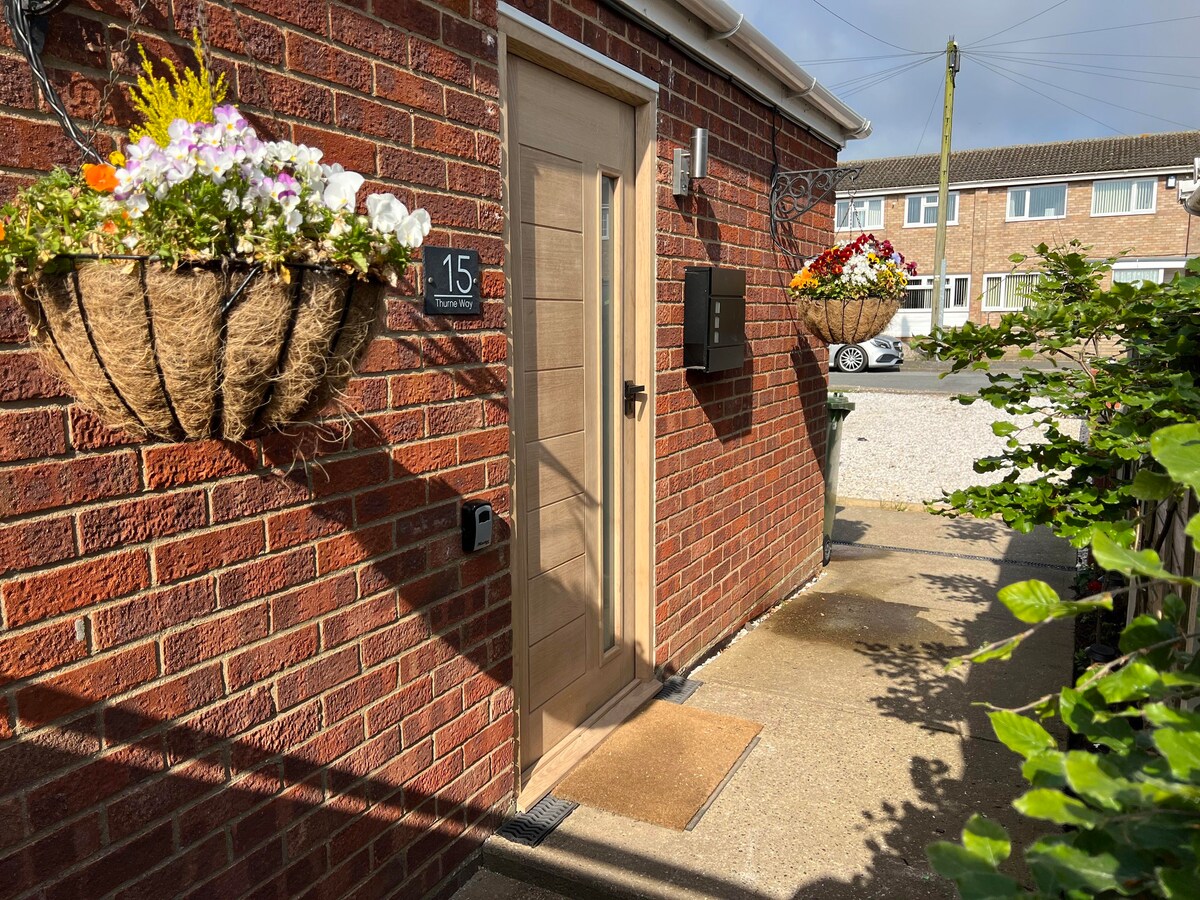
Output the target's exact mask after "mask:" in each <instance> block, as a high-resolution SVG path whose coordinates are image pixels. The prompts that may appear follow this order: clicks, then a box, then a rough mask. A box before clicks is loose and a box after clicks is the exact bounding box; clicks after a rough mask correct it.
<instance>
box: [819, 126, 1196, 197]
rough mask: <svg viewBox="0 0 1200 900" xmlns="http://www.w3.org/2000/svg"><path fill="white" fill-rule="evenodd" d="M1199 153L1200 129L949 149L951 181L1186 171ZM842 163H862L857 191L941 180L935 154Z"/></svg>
mask: <svg viewBox="0 0 1200 900" xmlns="http://www.w3.org/2000/svg"><path fill="white" fill-rule="evenodd" d="M1196 157H1200V131H1172V132H1166V133H1164V134H1141V135H1135V136H1132V137H1106V138H1090V139H1087V140H1080V141H1057V142H1055V143H1052V144H1017V145H1015V146H1012V147H984V148H982V149H979V150H959V151H957V152H955V153H951V154H950V182H951V183H952V184H963V183H973V182H986V181H1009V180H1014V179H1022V178H1043V177H1046V176H1054V175H1078V174H1084V173H1087V174H1091V173H1103V172H1129V171H1137V170H1139V169H1164V168H1178V169H1179V170H1180V171H1184V170H1188V169H1191V167H1192V161H1193V160H1194V159H1195V158H1196ZM841 165H842V167H843V168H853V167H855V166H862V167H863V171H862V174H861V175H859V176H858V178H857V179H855V180H854V181H852V182H845V183H844V184H845V185H847V186H850V185H852V186H853V190H854V191H855V192H857V193H861V192H863V191H870V190H882V189H886V188H899V187H923V186H926V185H933V184H937V180H938V154H936V153H928V154H924V155H921V156H891V157H887V158H883V159H862V160H856V161H850V162H844V163H842V164H841Z"/></svg>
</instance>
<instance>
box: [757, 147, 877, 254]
mask: <svg viewBox="0 0 1200 900" xmlns="http://www.w3.org/2000/svg"><path fill="white" fill-rule="evenodd" d="M862 170H863V169H862V166H855V167H853V168H843V167H840V166H839V167H835V168H831V169H804V170H803V171H798V172H776V173H775V175H774V177H773V178H772V179H771V243H773V244H774V245H775V248H776V249H777V250H778V251H779V252H780V253H782V254H783V255H784V256H785V257H787V260H788V262H790V263H791V264H792V268H793V269H796V270H799V269H802V268H804V259H805V257H804V255H803V254H802V253H800V249H799V242H798V241H796V240H795V239H794V238H792V237H791V235H788V234H785V228H784V226H785V225H787V224H789V223H791V222H797V221H799V220H800V219H801V218H802V217H803V216H804V214H805V213H807V212H808V211H809V210H810V209H812V208H813V207H814V206H816V205H817V204H818V203H822V202H824V201H826V200H830V199H832V198H833V196H834V194H835V193H837V189H838V186H839V185H840V184H841V183H842V182H843V181H854V180H856V179H857V178H858V176H859V175H861V174H862Z"/></svg>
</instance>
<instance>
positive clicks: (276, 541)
mask: <svg viewBox="0 0 1200 900" xmlns="http://www.w3.org/2000/svg"><path fill="white" fill-rule="evenodd" d="M353 524H354V504H353V501H351V500H350V499H345V500H335V501H332V502H329V503H321V504H318V505H316V506H310V507H305V508H303V509H296V510H289V511H287V512H283V513H278V514H276V515H273V516H269V517H268V518H267V547H268V548H269V549H270V550H272V551H275V550H279V549H281V548H283V547H294V546H296V545H297V544H303V543H306V542H308V541H312V540H315V539H317V538H319V537H325V536H326V535H330V534H336V533H337V532H339V531H341V530H342V529H344V528H348V527H351V526H353Z"/></svg>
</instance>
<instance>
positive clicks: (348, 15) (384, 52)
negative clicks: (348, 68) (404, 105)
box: [329, 5, 408, 65]
mask: <svg viewBox="0 0 1200 900" xmlns="http://www.w3.org/2000/svg"><path fill="white" fill-rule="evenodd" d="M329 25H330V29H329V34H330V37H332V38H333V39H334V40H335V41H339V42H340V43H342V44H346V45H348V46H350V47H353V48H355V49H356V50H359V51H364V52H367V53H369V54H371V55H372V56H379V57H383V58H384V59H388V60H391V61H392V62H396V63H400V64H401V65H404V64H405V63H407V62H408V41H406V40H404V39H403V37H402V33H401V32H400V31H398V30H397V29H396V28H395V27H394V26H391V25H387V24H384V23H382V22H377V21H376V20H375V19H371V18H368V17H366V16H364V15H361V14H359V13H358V12H356V11H354V10H352V9H345V8H343V7H341V6H338V5H333V6H331V7H330V10H329Z"/></svg>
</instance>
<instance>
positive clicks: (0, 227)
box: [0, 222, 6, 241]
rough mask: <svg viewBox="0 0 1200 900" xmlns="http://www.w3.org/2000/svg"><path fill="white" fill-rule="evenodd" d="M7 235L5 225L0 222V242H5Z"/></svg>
mask: <svg viewBox="0 0 1200 900" xmlns="http://www.w3.org/2000/svg"><path fill="white" fill-rule="evenodd" d="M5 234H6V232H5V230H4V223H3V222H0V241H2V240H4V235H5Z"/></svg>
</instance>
